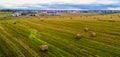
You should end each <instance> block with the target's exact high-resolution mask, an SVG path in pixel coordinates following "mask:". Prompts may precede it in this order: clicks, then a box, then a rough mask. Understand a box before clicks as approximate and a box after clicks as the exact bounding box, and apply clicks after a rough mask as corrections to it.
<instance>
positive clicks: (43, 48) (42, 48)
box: [40, 45, 48, 51]
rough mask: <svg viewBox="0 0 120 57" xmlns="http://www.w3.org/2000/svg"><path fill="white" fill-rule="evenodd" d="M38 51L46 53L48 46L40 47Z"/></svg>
mask: <svg viewBox="0 0 120 57" xmlns="http://www.w3.org/2000/svg"><path fill="white" fill-rule="evenodd" d="M40 49H41V51H48V45H41V46H40Z"/></svg>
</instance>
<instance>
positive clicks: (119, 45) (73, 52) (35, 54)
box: [0, 13, 120, 57]
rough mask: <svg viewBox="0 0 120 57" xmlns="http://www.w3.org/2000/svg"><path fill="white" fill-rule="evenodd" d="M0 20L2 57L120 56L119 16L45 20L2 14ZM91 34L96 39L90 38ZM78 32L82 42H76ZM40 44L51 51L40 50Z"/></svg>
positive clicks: (87, 15)
mask: <svg viewBox="0 0 120 57" xmlns="http://www.w3.org/2000/svg"><path fill="white" fill-rule="evenodd" d="M3 14H4V16H3ZM0 19H1V20H0V57H120V13H116V14H100V13H77V14H75V13H61V15H60V16H42V17H30V16H29V17H23V16H20V17H11V16H10V13H7V14H6V13H0ZM15 23H16V24H15ZM86 27H87V28H89V31H88V32H84V30H83V29H84V28H86ZM91 32H96V33H97V36H96V37H90V34H91ZM78 33H79V34H81V35H82V38H81V39H75V36H76V34H78ZM41 45H48V47H49V50H48V51H47V52H43V51H41V50H40V46H41Z"/></svg>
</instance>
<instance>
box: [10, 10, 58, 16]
mask: <svg viewBox="0 0 120 57" xmlns="http://www.w3.org/2000/svg"><path fill="white" fill-rule="evenodd" d="M45 15H51V16H58V15H59V12H58V11H45V12H38V11H13V13H12V16H14V17H18V16H45Z"/></svg>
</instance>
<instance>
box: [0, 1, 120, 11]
mask: <svg viewBox="0 0 120 57" xmlns="http://www.w3.org/2000/svg"><path fill="white" fill-rule="evenodd" d="M108 5H111V8H112V7H113V6H118V5H120V1H119V0H99V1H98V0H0V7H1V8H10V9H18V8H19V9H103V8H106V7H109V8H110V6H108Z"/></svg>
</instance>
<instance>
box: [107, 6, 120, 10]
mask: <svg viewBox="0 0 120 57" xmlns="http://www.w3.org/2000/svg"><path fill="white" fill-rule="evenodd" d="M107 9H108V10H120V7H117V8H107Z"/></svg>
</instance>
